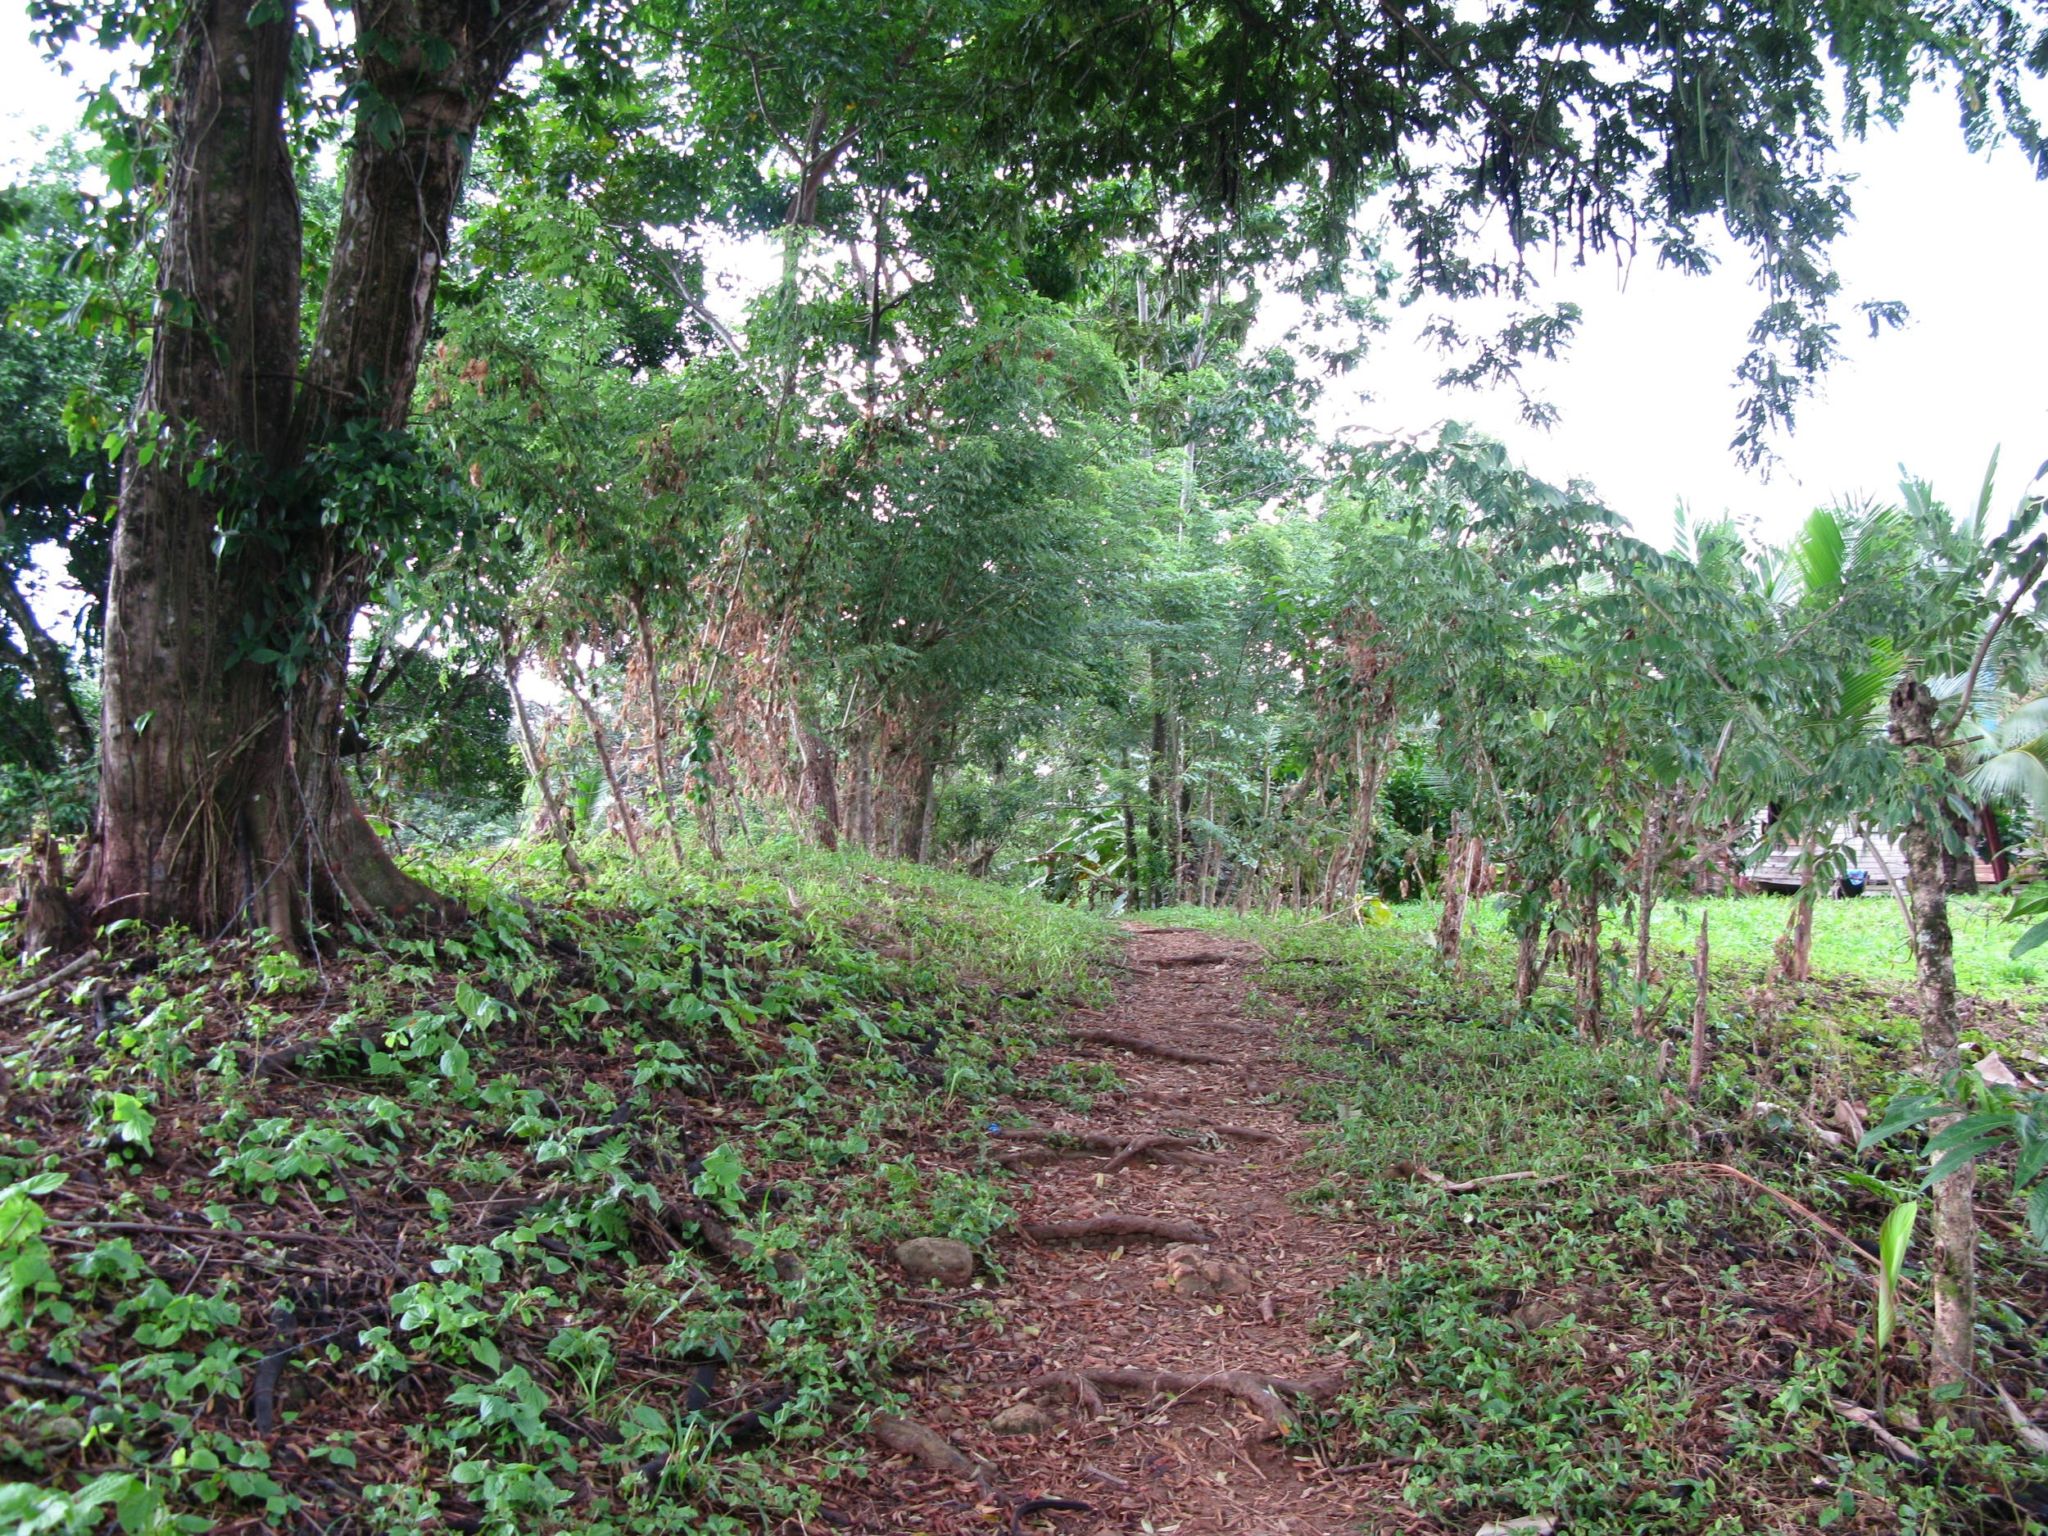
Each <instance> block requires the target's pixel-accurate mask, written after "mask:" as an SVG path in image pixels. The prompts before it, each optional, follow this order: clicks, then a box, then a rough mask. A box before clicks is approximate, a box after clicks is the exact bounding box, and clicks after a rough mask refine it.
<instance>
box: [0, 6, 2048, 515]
mask: <svg viewBox="0 0 2048 1536" xmlns="http://www.w3.org/2000/svg"><path fill="white" fill-rule="evenodd" d="M80 85H81V77H80V76H74V77H73V78H71V79H68V80H67V79H64V78H62V77H60V76H59V75H58V74H57V73H56V71H55V70H54V69H52V68H51V67H50V66H49V65H47V64H45V63H44V62H43V61H42V59H41V58H40V56H39V55H38V54H37V53H36V51H35V49H34V48H33V47H32V46H31V45H30V44H29V41H28V23H27V18H26V15H25V12H23V11H16V12H13V13H12V14H11V16H10V17H9V19H8V20H6V21H5V22H4V24H0V167H5V166H6V165H7V164H8V163H10V162H14V163H18V162H20V161H21V160H22V159H24V158H26V157H30V156H32V155H33V153H34V139H35V136H36V135H37V134H38V133H39V132H41V131H47V130H50V129H61V128H62V127H64V126H66V125H68V124H69V123H70V122H71V121H72V120H73V117H74V114H75V111H76V104H77V100H78V95H79V91H80ZM1847 164H1848V167H1849V168H1850V169H1851V170H1853V171H1854V172H1856V173H1857V175H1858V176H1859V178H1860V181H1859V185H1858V187H1857V189H1856V194H1855V201H1856V222H1855V224H1854V225H1853V226H1852V228H1851V230H1850V232H1849V234H1848V235H1847V236H1846V237H1845V238H1844V239H1843V240H1842V241H1841V242H1840V244H1839V246H1838V247H1837V258H1838V265H1839V267H1840V269H1841V271H1842V273H1843V275H1844V281H1845V294H1844V299H1845V304H1844V309H1843V317H1842V318H1843V324H1844V335H1845V340H1846V344H1847V351H1848V357H1847V359H1846V360H1845V362H1844V363H1843V364H1842V365H1841V366H1839V367H1838V368H1837V369H1836V370H1835V372H1834V373H1833V374H1832V375H1831V377H1830V378H1829V380H1828V382H1827V383H1826V385H1825V386H1824V390H1823V393H1822V395H1821V396H1820V397H1819V398H1817V399H1813V400H1810V401H1808V402H1807V403H1806V405H1805V407H1804V409H1803V411H1802V412H1801V417H1800V421H1799V425H1798V429H1797V431H1796V433H1795V434H1794V435H1793V436H1792V437H1791V438H1789V439H1788V440H1785V441H1782V442H1781V443H1780V444H1779V445H1778V447H1779V452H1780V455H1781V459H1782V463H1781V464H1780V466H1779V467H1778V468H1777V469H1776V471H1775V472H1774V473H1773V475H1772V477H1771V478H1770V479H1769V480H1768V481H1763V480H1759V479H1758V478H1757V477H1755V476H1753V475H1751V474H1748V473H1746V472H1744V471H1743V470H1741V469H1740V468H1739V467H1738V466H1737V464H1736V462H1735V459H1734V457H1733V455H1732V453H1731V452H1730V451H1729V448H1728V439H1729V438H1730V436H1731V435H1732V433H1733V428H1734V409H1735V398H1736V396H1735V388H1734V369H1735V364H1736V362H1737V360H1738V358H1739V357H1740V356H1741V353H1742V350H1743V343H1744V338H1745V336H1746V334H1747V331H1748V327H1749V323H1750V321H1751V319H1752V318H1753V317H1754V315H1755V312H1756V309H1757V307H1758V295H1757V294H1756V292H1755V291H1754V290H1753V289H1752V288H1751V287H1750V286H1749V283H1748V272H1747V267H1746V263H1744V262H1743V260H1742V259H1741V257H1740V256H1739V254H1738V255H1737V256H1736V257H1735V258H1734V259H1733V260H1731V261H1730V262H1729V263H1728V264H1727V265H1726V266H1724V267H1723V268H1722V269H1721V270H1720V271H1718V272H1716V273H1715V274H1714V275H1712V276H1710V277H1707V278H1686V277H1681V276H1678V275H1676V274H1672V273H1669V272H1663V271H1659V270H1657V269H1656V268H1655V267H1654V266H1652V265H1650V264H1649V263H1647V262H1644V263H1639V264H1638V265H1637V267H1636V268H1635V269H1634V270H1633V271H1632V272H1631V273H1629V274H1628V275H1627V279H1626V284H1625V286H1624V283H1623V280H1622V277H1621V275H1620V274H1617V273H1616V272H1615V270H1614V268H1613V267H1612V265H1611V264H1610V265H1602V266H1593V267H1589V268H1587V269H1585V270H1583V271H1572V270H1569V269H1567V270H1565V271H1563V272H1560V273H1559V274H1558V275H1557V276H1556V277H1555V278H1554V279H1552V280H1551V282H1550V283H1549V285H1548V297H1551V298H1569V299H1572V300H1575V301H1576V302H1578V303H1579V304H1580V306H1581V307H1582V308H1583V310H1584V321H1583V323H1582V326H1581V329H1580V334H1579V339H1578V340H1577V342H1576V343H1575V344H1574V345H1573V347H1572V349H1571V351H1570V352H1569V354H1568V355H1567V356H1566V358H1565V359H1564V360H1563V361H1561V362H1558V363H1555V364H1544V365H1538V366H1536V367H1534V368H1532V370H1531V373H1530V379H1531V382H1532V384H1533V385H1534V386H1535V389H1536V391H1537V392H1538V393H1540V394H1542V395H1543V396H1544V397H1545V398H1547V399H1548V400H1550V401H1551V402H1552V403H1553V404H1554V405H1556V406H1557V407H1558V409H1559V411H1560V413H1561V417H1562V419H1561V421H1560V422H1559V424H1558V425H1557V426H1556V427H1555V428H1553V429H1551V430H1550V431H1548V432H1543V431H1539V430H1536V429H1533V428H1530V427H1527V426H1525V425H1523V424H1522V422H1521V421H1520V420H1519V418H1518V416H1517V401H1516V399H1515V398H1514V396H1513V395H1512V394H1511V393H1506V392H1496V393H1477V394H1475V393H1472V392H1467V391H1456V392H1445V391H1442V390H1439V389H1438V388H1437V387H1436V386H1435V384H1434V382H1433V380H1434V377H1435V375H1436V373H1437V372H1438V371H1440V369H1441V367H1442V362H1441V359H1439V358H1438V357H1437V356H1436V355H1435V354H1434V353H1433V352H1431V351H1428V350H1426V349H1424V348H1423V346H1422V345H1421V344H1420V342H1419V341H1418V339H1417V337H1418V332H1419V329H1420V327H1421V324H1422V321H1423V319H1424V316H1425V314H1426V313H1427V312H1428V309H1429V306H1427V305H1424V306H1421V307H1420V308H1419V309H1418V310H1416V311H1408V312H1405V313H1402V314H1400V315H1399V316H1397V318H1396V321H1395V324H1394V327H1393V330H1392V331H1391V332H1390V333H1389V334H1388V335H1387V336H1386V337H1385V338H1384V339H1382V340H1381V341H1380V342H1379V343H1378V344H1377V346H1376V347H1375V350H1374V355H1373V356H1372V357H1371V358H1370V359H1369V360H1368V362H1367V363H1366V365H1365V366H1364V368H1363V369H1362V370H1361V371H1360V373H1359V374H1358V375H1356V376H1355V377H1354V378H1352V379H1349V380H1345V381H1341V382H1340V383H1339V384H1338V386H1336V388H1335V389H1333V391H1332V394H1331V398H1330V399H1329V400H1328V401H1327V402H1326V405H1325V408H1324V411H1323V416H1324V419H1325V422H1326V424H1328V425H1331V426H1344V427H1347V428H1354V429H1361V430H1366V431H1370V432H1388V433H1392V432H1407V431H1413V430H1417V429H1420V428H1425V427H1427V426H1429V425H1430V424H1431V423H1433V422H1436V421H1438V420H1441V419H1443V418H1445V417H1456V418H1458V419H1461V420H1465V421H1470V422H1473V423H1474V424H1476V425H1477V426H1479V427H1481V428H1482V429H1484V430H1486V431H1488V432H1490V433H1492V434H1493V435H1495V436H1497V437H1499V438H1501V439H1503V440H1504V441H1505V442H1506V443H1507V444H1508V445H1509V447H1510V448H1511V450H1512V451H1513V452H1514V453H1515V455H1516V456H1517V457H1518V458H1520V459H1521V460H1522V461H1523V462H1524V463H1526V464H1527V465H1528V466H1529V468H1531V469H1532V470H1534V471H1535V472H1536V473H1538V474H1540V475H1542V476H1544V477H1545V478H1548V479H1551V480H1557V481H1562V480H1565V479H1569V478H1571V477H1573V476H1578V477H1582V478H1584V479H1587V480H1590V481H1591V482H1592V483H1593V484H1594V485H1595V487H1596V488H1597V489H1598V490H1599V491H1600V493H1601V494H1602V496H1603V497H1604V498H1605V499H1606V500H1607V502H1608V503H1609V504H1610V505H1611V506H1613V507H1615V508H1616V509H1617V510H1618V511H1621V512H1623V513H1625V514H1627V515H1628V516H1629V517H1631V518H1632V519H1633V520H1634V522H1635V523H1636V525H1637V527H1638V529H1639V530H1641V531H1642V532H1643V533H1644V534H1645V535H1646V536H1647V537H1650V538H1652V539H1653V540H1657V541H1659V542H1661V541H1662V539H1663V537H1664V535H1665V532H1666V530H1667V529H1668V527H1669V521H1670V513H1671V510H1672V508H1673V507H1674V506H1675V505H1676V504H1677V503H1678V502H1679V501H1680V500H1683V501H1685V502H1686V503H1687V504H1688V505H1689V506H1690V507H1691V508H1692V510H1693V512H1694V513H1695V515H1698V516H1711V515H1718V514H1719V513H1721V512H1722V511H1724V510H1725V511H1730V512H1733V513H1735V514H1736V515H1737V516H1739V517H1742V518H1745V519H1747V520H1751V521H1753V522H1754V523H1755V525H1756V527H1757V529H1758V531H1759V533H1761V534H1762V535H1763V536H1765V537H1767V538H1773V539H1775V538H1777V537H1781V536H1783V535H1784V534H1785V533H1787V532H1789V530H1790V529H1791V528H1792V527H1793V526H1794V525H1795V524H1796V523H1797V522H1798V521H1799V519H1800V518H1801V517H1802V516H1803V515H1804V514H1805V513H1806V512H1807V511H1808V510H1809V509H1810V508H1812V507H1813V506H1815V505H1816V504H1819V503H1822V502H1826V501H1829V500H1832V499H1834V498H1835V497H1837V496H1840V495H1856V494H1874V495H1888V494H1889V493H1890V492H1891V490H1892V488H1893V487H1894V486H1895V485H1896V483H1897V480H1898V473H1899V466H1900V464H1902V463H1903V464H1904V465H1905V466H1906V467H1908V468H1909V469H1910V470H1912V472H1913V473H1914V474H1916V475H1918V476H1920V477H1922V478H1924V479H1928V480H1931V481H1932V482H1933V483H1934V485H1935V487H1936V489H1937V491H1939V492H1941V493H1942V494H1943V495H1944V496H1945V497H1946V498H1948V499H1949V500H1951V501H1952V502H1962V501H1965V500H1967V499H1969V498H1971V497H1974V495H1975V493H1976V489H1977V486H1978V484H1979V482H1980V480H1981V478H1982V475H1983V472H1984V466H1985V464H1986V462H1987V461H1988V460H1989V458H1990V455H1991V452H1992V450H1993V449H1994V448H2002V449H2003V455H2002V461H2001V473H2000V476H1999V493H1998V494H1999V499H2000V503H2001V504H2008V505H2009V504H2010V501H2011V499H2012V498H2013V497H2016V496H2017V495H2018V493H2019V492H2020V490H2021V489H2022V488H2023V487H2024V486H2025V484H2026V483H2027V482H2028V480H2029V479H2030V478H2031V477H2032V475H2033V473H2034V470H2035V468H2036V466H2038V465H2039V464H2040V463H2041V461H2042V460H2043V459H2044V458H2048V283H2044V282H2043V280H2042V277H2041V273H2042V272H2043V271H2044V269H2048V186H2044V185H2042V184H2039V183H2037V182H2035V181H2034V179H2033V178H2032V176H2031V175H2030V174H2029V172H2028V170H2027V167H2026V165H2025V163H2024V161H2023V160H2022V158H2021V157H2020V155H2019V154H2018V152H2017V151H2015V150H2014V149H2012V148H2011V147H2009V146H2008V147H2005V148H2003V149H2000V150H1998V151H1995V152H1993V153H1992V154H1990V155H1989V156H1971V155H1969V154H1968V153H1966V152H1965V150H1964V149H1963V146H1962V141H1961V134H1960V132H1959V130H1958V129H1957V128H1956V126H1955V124H1954V121H1953V114H1952V112H1951V111H1950V109H1949V108H1948V107H1947V105H1946V104H1945V103H1942V102H1937V101H1935V100H1933V99H1931V98H1930V99H1929V100H1928V101H1927V102H1925V103H1923V104H1922V105H1921V107H1919V108H1918V109H1917V110H1916V112H1915V114H1914V115H1913V116H1912V117H1911V118H1909V119H1908V121H1907V123H1906V125H1905V126H1904V128H1903V129H1902V130H1900V131H1898V132H1896V133H1894V132H1891V131H1889V130H1879V131H1878V132H1877V134H1876V135H1875V136H1874V137H1873V138H1872V139H1871V140H1870V141H1869V142H1868V143H1866V144H1863V145H1858V146H1853V147H1852V148H1851V150H1850V151H1849V154H1848V160H1847ZM1865 298H1886V299H1899V300H1903V301H1904V302H1905V303H1906V304H1907V305H1908V306H1910V308H1911V310H1912V319H1911V320H1910V321H1909V322H1908V324H1907V326H1906V328H1905V329H1904V330H1903V331H1898V332H1887V333H1886V334H1885V335H1883V336H1880V337H1878V338H1876V339H1875V340H1873V339H1871V338H1870V337H1869V335H1868V332H1867V329H1866V328H1864V327H1863V325H1862V323H1861V320H1860V317H1859V316H1858V315H1857V314H1856V313H1855V312H1854V310H1853V307H1852V306H1853V304H1854V302H1855V301H1856V300H1859V299H1865ZM1475 323H1476V322H1475ZM1361 390H1364V391H1369V392H1370V398H1367V399H1360V398H1359V392H1360V391H1361Z"/></svg>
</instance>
